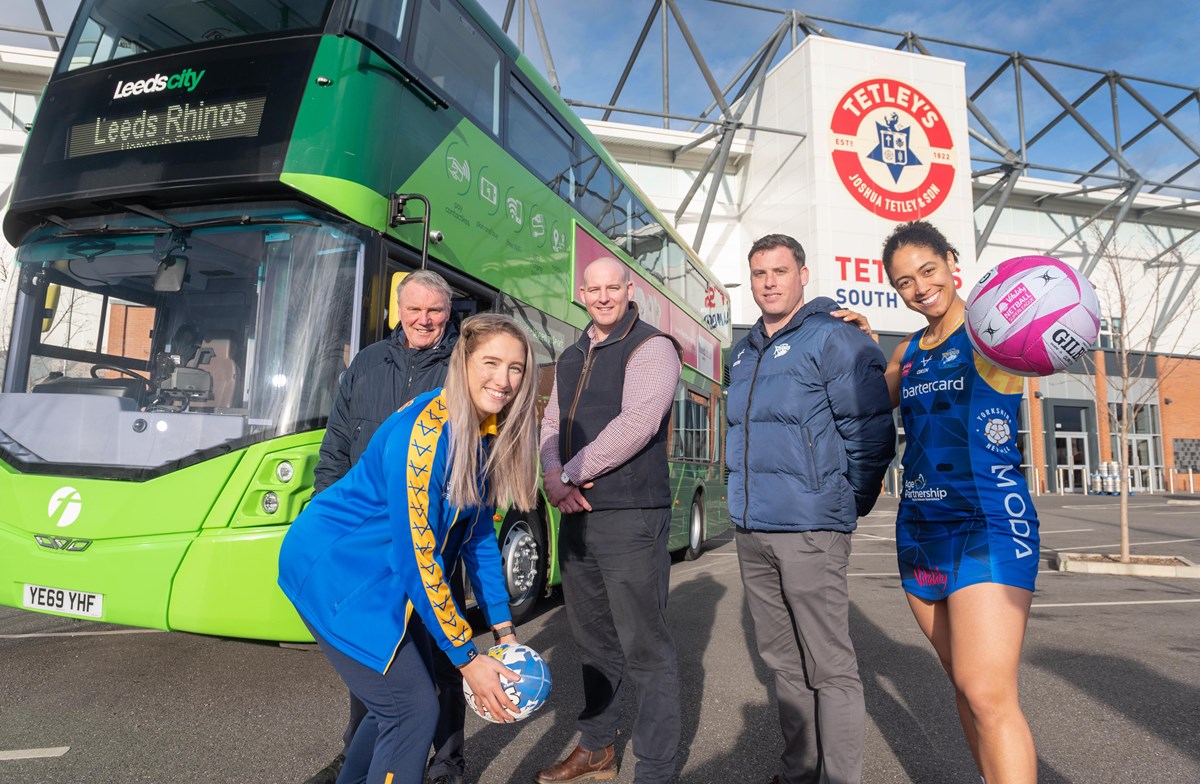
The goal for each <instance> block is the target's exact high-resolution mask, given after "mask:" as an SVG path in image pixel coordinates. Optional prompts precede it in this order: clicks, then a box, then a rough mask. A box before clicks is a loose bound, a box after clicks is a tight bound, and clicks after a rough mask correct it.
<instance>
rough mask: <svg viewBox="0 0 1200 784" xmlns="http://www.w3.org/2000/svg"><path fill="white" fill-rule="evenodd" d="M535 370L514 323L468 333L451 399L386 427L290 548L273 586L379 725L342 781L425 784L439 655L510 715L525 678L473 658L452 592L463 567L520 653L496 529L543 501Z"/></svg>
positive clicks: (447, 395)
mask: <svg viewBox="0 0 1200 784" xmlns="http://www.w3.org/2000/svg"><path fill="white" fill-rule="evenodd" d="M533 363H534V359H533V352H532V349H531V347H530V344H529V339H528V338H527V337H526V335H525V333H524V332H523V331H522V330H521V328H520V327H519V326H518V325H517V323H516V322H515V321H514V320H513V319H511V318H509V317H507V316H501V315H498V314H494V313H486V314H480V315H477V316H474V317H472V318H470V319H468V320H466V321H465V322H464V323H463V325H462V333H461V337H460V338H459V341H458V344H457V346H456V347H455V349H454V352H453V354H452V355H451V357H450V366H449V371H448V374H447V377H446V386H445V387H444V388H442V389H440V390H434V391H432V392H429V393H427V394H424V395H421V396H420V397H417V398H416V399H415V400H413V401H411V402H410V403H408V404H407V405H406V406H405V407H404V408H402V409H400V410H399V411H398V412H396V413H395V414H393V415H392V416H391V417H389V418H388V420H387V421H386V422H384V423H383V425H382V426H380V428H379V430H378V431H377V432H376V434H375V435H374V436H373V437H372V439H371V442H370V444H369V445H368V447H367V450H366V452H365V453H364V454H363V456H362V458H361V459H360V460H359V462H358V463H356V464H355V465H354V467H353V468H351V469H350V471H349V472H348V473H347V474H346V475H345V476H344V477H343V478H342V479H340V480H339V481H337V482H336V483H334V484H333V485H332V486H331V487H329V489H327V490H325V491H324V492H322V493H320V494H319V495H317V496H316V497H315V498H314V499H313V500H312V502H311V503H310V504H309V505H308V507H307V508H306V509H305V510H304V512H303V513H302V514H301V515H300V516H299V517H298V518H297V519H296V521H295V522H294V523H293V524H292V527H291V530H290V531H289V532H288V534H287V536H286V537H285V539H284V542H283V546H282V548H281V550H280V554H279V585H280V587H281V588H282V589H283V592H284V593H285V594H286V595H287V596H288V598H289V599H291V601H292V603H293V604H294V605H295V606H296V609H297V610H298V611H299V613H300V616H301V617H302V618H303V619H304V622H305V623H306V624H307V626H308V627H309V629H310V631H312V633H313V636H314V637H315V638H316V640H317V642H318V643H319V644H320V646H321V650H322V651H323V652H324V653H325V655H326V656H327V657H328V658H329V661H330V663H331V664H332V665H333V668H334V669H335V670H336V671H337V673H338V674H339V675H340V676H341V677H342V679H343V680H344V681H345V682H346V685H347V686H348V687H349V688H350V690H351V691H352V692H354V694H355V695H356V696H357V697H359V698H360V699H361V700H362V701H363V703H365V704H366V706H367V707H368V709H369V710H370V713H369V715H368V720H367V721H364V723H363V725H362V726H361V727H360V729H359V731H358V733H357V734H356V735H355V740H354V742H353V743H352V744H351V746H350V750H349V753H348V754H347V759H346V766H345V769H344V771H343V775H342V777H341V778H340V779H339V781H343V782H345V781H348V780H351V779H357V778H359V776H361V771H367V773H366V779H365V780H366V781H367V782H368V783H369V784H384V783H385V782H386V783H387V784H419V782H421V781H422V779H423V776H424V769H425V761H426V757H427V756H428V753H429V747H430V744H431V742H432V740H433V733H434V728H435V725H436V722H437V714H438V703H437V699H436V687H435V685H434V681H433V677H432V659H431V656H432V647H431V646H432V645H437V646H438V647H439V648H441V649H442V650H443V651H444V652H445V653H446V655H447V657H448V658H449V659H450V661H451V662H453V663H454V664H455V665H456V666H457V667H458V668H459V669H460V670H461V671H462V674H463V679H464V680H465V681H466V682H467V684H469V685H470V687H471V689H472V691H474V693H475V694H476V696H477V698H478V699H480V701H481V702H482V704H483V706H484V707H485V708H487V709H488V711H489V713H491V714H492V715H493V716H499V717H502V718H506V719H507V717H508V715H509V714H507V713H506V712H505V711H504V707H505V706H509V705H511V703H510V702H509V701H508V698H507V697H506V696H505V694H504V691H503V688H502V687H501V684H500V680H499V679H500V677H505V678H508V679H510V680H517V677H516V675H515V674H514V673H512V672H510V671H509V670H507V669H506V668H504V667H503V666H502V665H501V664H500V663H499V662H498V661H496V660H495V659H492V658H491V657H489V656H479V655H478V649H477V648H476V646H475V643H474V641H473V640H472V639H471V628H470V626H469V625H468V624H467V622H466V621H465V620H464V618H463V613H462V610H461V608H459V607H457V606H456V605H455V603H454V600H453V598H452V597H451V593H450V586H449V585H448V584H447V579H448V575H449V573H450V571H451V568H452V565H453V564H454V563H455V562H456V561H457V560H458V558H459V557H461V558H462V560H463V565H464V567H465V568H466V574H467V576H468V577H469V578H470V579H471V583H472V585H473V586H474V589H475V596H476V597H477V599H478V601H479V603H480V605H481V607H482V608H483V611H484V613H485V614H486V616H487V619H488V622H489V623H490V624H491V625H492V628H493V633H494V634H495V636H496V638H497V641H499V642H516V637H515V636H514V635H513V628H512V624H511V616H510V614H509V610H508V600H509V596H508V591H507V589H506V587H505V582H504V578H503V574H502V572H501V564H500V551H499V547H498V545H497V543H496V534H495V529H494V527H493V521H492V515H493V512H494V510H495V509H496V507H497V506H501V505H508V504H511V505H514V506H518V507H521V508H526V509H528V508H532V506H533V503H534V500H535V493H536V489H537V464H536V448H535V423H534V399H535V391H536V390H535V388H534V384H533V383H532V381H531V379H528V378H526V374H527V373H530V372H532V370H533V369H534V368H535V365H534V364H533ZM354 771H359V772H360V773H359V774H358V775H355V774H354V773H353V772H354ZM360 780H361V779H360Z"/></svg>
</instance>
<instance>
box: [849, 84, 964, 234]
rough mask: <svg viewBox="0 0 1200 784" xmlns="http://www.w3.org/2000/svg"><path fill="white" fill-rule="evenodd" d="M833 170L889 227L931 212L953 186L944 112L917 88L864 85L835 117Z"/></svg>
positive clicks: (852, 91) (951, 153)
mask: <svg viewBox="0 0 1200 784" xmlns="http://www.w3.org/2000/svg"><path fill="white" fill-rule="evenodd" d="M830 130H832V131H833V165H834V168H836V169H837V173H838V177H839V178H840V179H841V181H842V185H844V186H845V187H846V190H848V191H850V195H852V196H853V197H854V198H855V199H857V200H858V203H859V204H861V205H862V206H863V207H865V208H867V209H868V210H869V211H871V212H872V213H874V214H876V215H879V216H881V217H883V218H887V219H889V220H894V221H906V220H915V219H917V218H922V217H926V216H928V215H929V214H931V213H932V212H933V211H934V210H936V209H937V208H938V207H940V206H942V203H943V202H945V201H946V197H947V196H948V195H949V193H950V187H951V185H953V184H954V141H953V140H952V139H951V137H950V129H949V128H948V127H947V126H946V121H945V119H943V117H942V113H941V112H940V111H938V108H937V107H936V106H934V105H933V102H931V101H930V100H929V99H928V98H926V97H925V96H924V95H923V94H922V93H921V92H920V91H919V90H917V89H916V88H914V87H910V86H909V85H907V84H904V83H903V82H898V81H896V80H894V79H869V80H867V81H865V82H862V83H860V84H856V85H855V86H853V87H851V88H850V89H849V90H847V91H846V94H845V95H843V96H842V98H841V100H840V101H838V105H837V107H836V108H835V109H834V112H833V122H832V123H830Z"/></svg>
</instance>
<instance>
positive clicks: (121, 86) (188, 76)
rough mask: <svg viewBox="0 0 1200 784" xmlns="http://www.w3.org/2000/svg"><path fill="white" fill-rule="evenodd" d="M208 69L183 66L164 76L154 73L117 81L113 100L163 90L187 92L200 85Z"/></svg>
mask: <svg viewBox="0 0 1200 784" xmlns="http://www.w3.org/2000/svg"><path fill="white" fill-rule="evenodd" d="M206 73H208V71H200V72H196V71H193V70H192V69H191V68H184V69H183V70H182V71H180V72H179V73H177V74H174V75H173V76H164V75H162V74H155V75H154V76H151V77H150V78H149V79H142V80H140V81H132V82H123V81H120V80H118V81H117V88H116V89H115V90H113V100H114V101H115V100H118V99H120V98H128V97H129V96H131V95H146V94H149V93H161V92H163V91H164V90H181V89H182V90H187V91H188V92H189V93H190V92H192V91H193V90H195V89H196V88H197V87H199V86H200V80H201V79H203V78H204V74H206Z"/></svg>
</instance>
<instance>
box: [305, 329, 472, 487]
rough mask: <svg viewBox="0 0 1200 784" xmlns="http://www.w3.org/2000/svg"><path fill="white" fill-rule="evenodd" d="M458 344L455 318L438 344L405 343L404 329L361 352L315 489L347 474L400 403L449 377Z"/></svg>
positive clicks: (346, 377)
mask: <svg viewBox="0 0 1200 784" xmlns="http://www.w3.org/2000/svg"><path fill="white" fill-rule="evenodd" d="M457 342H458V325H457V324H456V323H454V320H453V319H451V320H450V321H449V322H447V324H446V334H445V335H443V336H442V339H441V341H440V342H439V343H438V344H437V345H436V346H434V347H432V348H427V349H423V350H420V351H417V350H414V349H410V348H405V347H404V332H403V330H401V328H400V327H396V329H395V330H394V331H393V332H392V334H391V335H390V336H389V337H387V338H384V339H383V340H381V341H379V342H378V343H372V344H371V345H369V346H367V347H366V348H364V349H363V350H362V351H360V352H358V354H356V355H355V357H354V359H353V360H352V361H351V362H350V367H349V368H347V370H346V372H345V373H343V374H342V380H341V383H340V384H339V385H338V395H337V399H336V400H335V401H334V403H333V410H332V411H330V412H329V422H328V423H327V424H326V425H325V438H324V440H322V441H321V457H320V459H319V460H318V461H317V469H316V480H315V482H314V483H313V492H314V493H319V492H321V491H322V490H324V489H325V488H326V487H329V486H330V485H331V484H333V483H334V482H336V481H337V480H339V479H341V478H342V477H343V476H345V474H346V472H347V471H349V470H350V466H352V465H354V464H355V463H356V462H358V458H359V457H361V456H362V453H363V452H364V451H365V450H366V448H367V443H368V442H369V441H370V440H371V436H373V435H375V431H376V430H378V429H379V426H380V425H381V424H383V421H384V420H385V419H387V418H388V417H389V416H391V415H392V414H394V413H395V412H396V410H397V409H399V408H400V406H402V405H404V404H405V403H407V402H408V401H409V400H412V399H413V398H414V397H416V396H417V395H420V394H421V393H423V392H428V391H429V390H431V389H436V388H437V387H440V386H442V384H444V383H445V381H446V370H447V368H448V367H449V364H450V352H451V351H452V350H453V349H454V344H455V343H457Z"/></svg>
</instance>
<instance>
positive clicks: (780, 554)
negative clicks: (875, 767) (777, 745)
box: [737, 528, 866, 784]
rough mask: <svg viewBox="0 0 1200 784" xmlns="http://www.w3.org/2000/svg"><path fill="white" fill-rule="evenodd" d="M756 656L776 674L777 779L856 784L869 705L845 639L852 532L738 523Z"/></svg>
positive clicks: (791, 782)
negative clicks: (774, 529)
mask: <svg viewBox="0 0 1200 784" xmlns="http://www.w3.org/2000/svg"><path fill="white" fill-rule="evenodd" d="M737 553H738V564H739V566H740V567H741V572H742V584H743V586H744V587H745V592H746V604H747V606H748V607H749V608H750V616H751V617H752V618H753V619H754V636H755V637H756V638H757V641H758V652H759V654H760V655H761V656H762V659H763V662H765V663H766V665H767V667H769V668H770V669H771V670H772V671H773V672H774V673H775V690H776V695H777V697H778V700H779V727H780V729H781V730H782V732H783V745H784V751H783V758H782V762H783V771H782V774H781V776H780V781H781V782H782V784H802V783H803V784H808V783H809V782H813V784H816V783H817V782H819V783H820V784H858V783H859V782H860V781H861V780H862V763H863V736H864V732H865V729H864V726H865V723H866V708H865V705H864V702H863V688H862V681H861V680H860V679H859V676H858V659H857V657H856V656H855V654H854V644H853V643H852V642H851V641H850V618H849V613H850V594H849V590H848V587H847V583H846V567H847V564H848V563H849V560H850V534H843V533H838V532H836V531H809V532H803V533H759V532H753V531H746V530H744V529H741V528H739V529H737Z"/></svg>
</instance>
